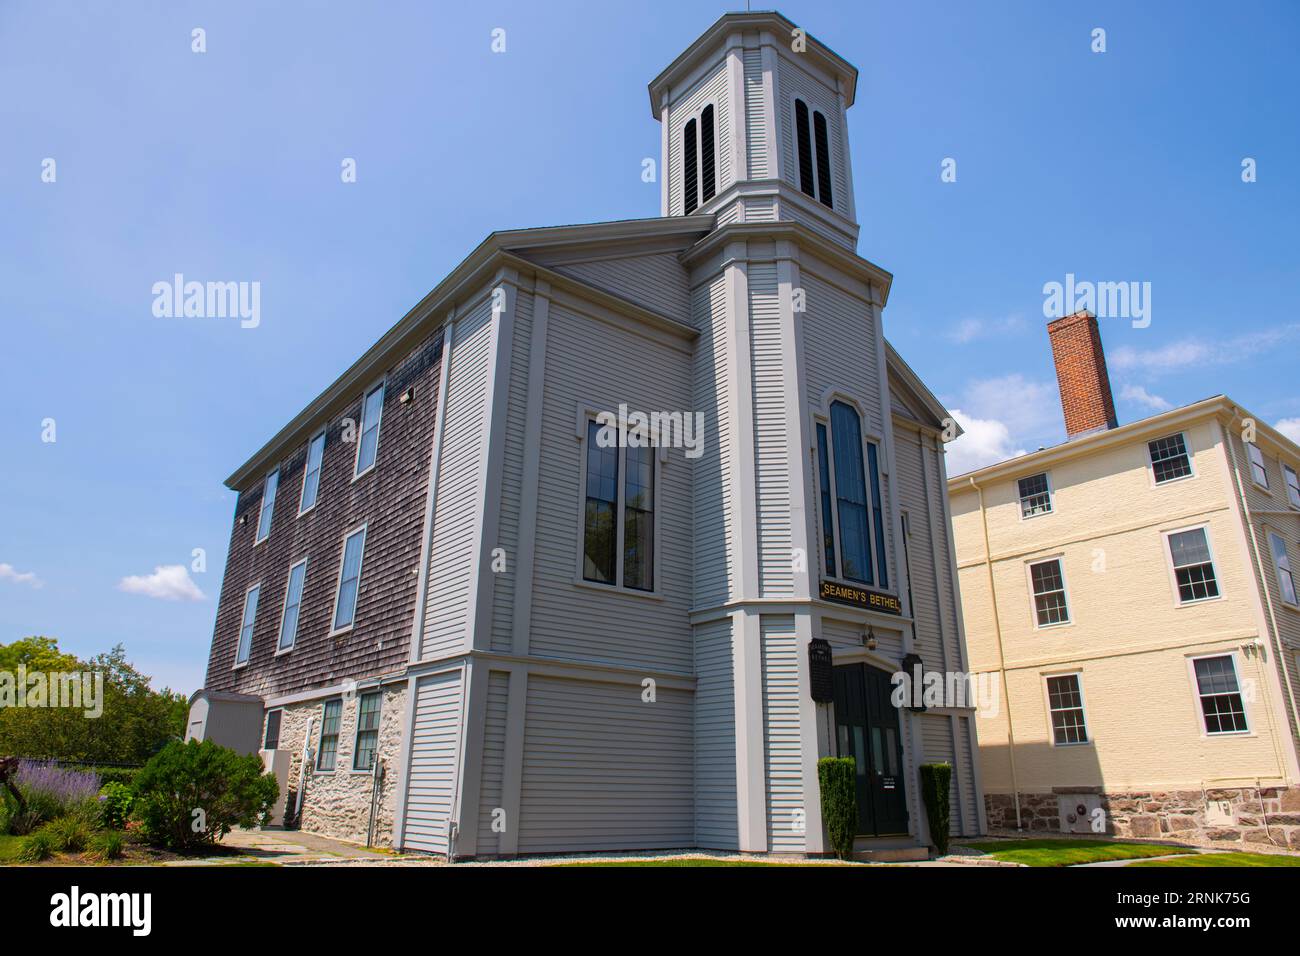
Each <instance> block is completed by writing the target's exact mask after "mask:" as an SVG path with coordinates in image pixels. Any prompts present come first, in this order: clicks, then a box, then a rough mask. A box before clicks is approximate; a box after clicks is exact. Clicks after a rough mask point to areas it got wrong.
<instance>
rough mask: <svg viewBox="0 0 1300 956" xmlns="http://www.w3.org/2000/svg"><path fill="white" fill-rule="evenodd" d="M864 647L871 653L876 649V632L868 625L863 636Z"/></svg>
mask: <svg viewBox="0 0 1300 956" xmlns="http://www.w3.org/2000/svg"><path fill="white" fill-rule="evenodd" d="M862 646H863V647H865V648H866V649H867V650H869V651H874V650H875V649H876V632H875V631H874V630H873V629H872V627H871V625H870V624H868V625H867V630H866V631H865V632H864V633H863V635H862Z"/></svg>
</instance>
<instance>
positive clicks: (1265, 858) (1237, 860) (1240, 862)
mask: <svg viewBox="0 0 1300 956" xmlns="http://www.w3.org/2000/svg"><path fill="white" fill-rule="evenodd" d="M1132 865H1133V866H1300V856H1282V855H1281V854H1277V853H1198V854H1196V855H1195V856H1189V857H1184V858H1183V859H1181V860H1143V861H1142V862H1141V863H1134V864H1132Z"/></svg>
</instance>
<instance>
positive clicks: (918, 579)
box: [894, 427, 950, 670]
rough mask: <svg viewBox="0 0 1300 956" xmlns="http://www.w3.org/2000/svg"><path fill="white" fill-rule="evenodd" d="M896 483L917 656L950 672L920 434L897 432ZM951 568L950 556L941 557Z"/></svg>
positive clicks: (896, 429) (931, 666)
mask: <svg viewBox="0 0 1300 956" xmlns="http://www.w3.org/2000/svg"><path fill="white" fill-rule="evenodd" d="M894 439H895V440H894V455H895V459H896V461H895V464H896V468H895V481H894V485H895V487H896V488H897V489H898V496H899V498H898V503H899V507H900V508H901V509H902V510H903V511H906V512H907V519H908V528H909V531H910V534H911V537H910V538H909V539H908V540H907V541H904V542H903V544H904V546H905V547H907V548H908V555H909V562H908V563H909V566H910V568H911V572H912V579H911V580H912V600H913V602H914V603H915V605H916V607H915V609H914V616H915V618H916V652H917V653H918V654H920V655H921V659H922V660H923V661H925V665H926V667H930V668H935V669H938V670H946V669H948V664H949V660H950V658H949V657H948V655H947V649H946V648H945V646H944V640H943V637H944V635H943V633H942V624H943V622H942V621H941V619H940V615H939V602H940V601H941V600H944V599H946V598H945V596H944V595H941V594H940V593H939V589H938V584H937V582H936V581H935V576H934V575H935V560H934V557H935V556H936V552H935V543H934V540H933V538H932V536H931V534H930V518H929V515H930V512H929V509H930V508H931V507H932V502H931V500H930V496H929V494H928V491H927V488H926V482H925V478H924V474H923V471H922V463H921V455H922V450H921V446H920V445H919V444H917V433H916V432H914V431H908V430H906V429H904V428H901V427H897V428H895V429H894ZM941 557H942V559H943V561H944V564H945V566H946V565H947V558H948V555H947V552H944V554H943V555H942V556H941Z"/></svg>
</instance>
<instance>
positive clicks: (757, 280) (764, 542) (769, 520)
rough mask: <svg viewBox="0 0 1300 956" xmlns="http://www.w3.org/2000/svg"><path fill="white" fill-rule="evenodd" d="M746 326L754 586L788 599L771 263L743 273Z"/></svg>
mask: <svg viewBox="0 0 1300 956" xmlns="http://www.w3.org/2000/svg"><path fill="white" fill-rule="evenodd" d="M749 321H750V337H751V347H750V366H751V373H752V381H753V416H754V478H755V482H756V483H757V487H756V489H755V501H756V504H757V508H758V535H759V540H758V582H759V588H760V589H761V593H762V596H763V597H788V596H790V595H792V594H794V563H793V556H792V554H791V537H790V522H791V518H790V447H789V444H788V441H787V436H786V420H787V403H786V395H785V359H784V351H783V349H782V347H781V306H780V301H779V299H778V297H777V284H776V263H774V262H758V263H753V264H751V265H750V267H749Z"/></svg>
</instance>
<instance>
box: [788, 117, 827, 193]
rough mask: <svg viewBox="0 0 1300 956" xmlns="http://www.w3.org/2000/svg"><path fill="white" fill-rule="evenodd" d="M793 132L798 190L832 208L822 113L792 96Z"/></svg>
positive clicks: (824, 121)
mask: <svg viewBox="0 0 1300 956" xmlns="http://www.w3.org/2000/svg"><path fill="white" fill-rule="evenodd" d="M794 133H795V147H796V149H797V151H798V157H799V189H800V191H802V192H804V193H807V194H808V195H809V196H812V197H813V198H814V199H817V200H818V201H819V202H821V203H822V205H824V206H827V207H829V208H832V209H833V208H834V207H835V198H834V194H833V188H832V185H831V147H830V135H829V132H828V127H827V125H826V117H825V116H824V115H823V114H822V112H821V110H809V109H808V104H807V103H805V102H804V101H803V100H801V99H796V100H795V101H794Z"/></svg>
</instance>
